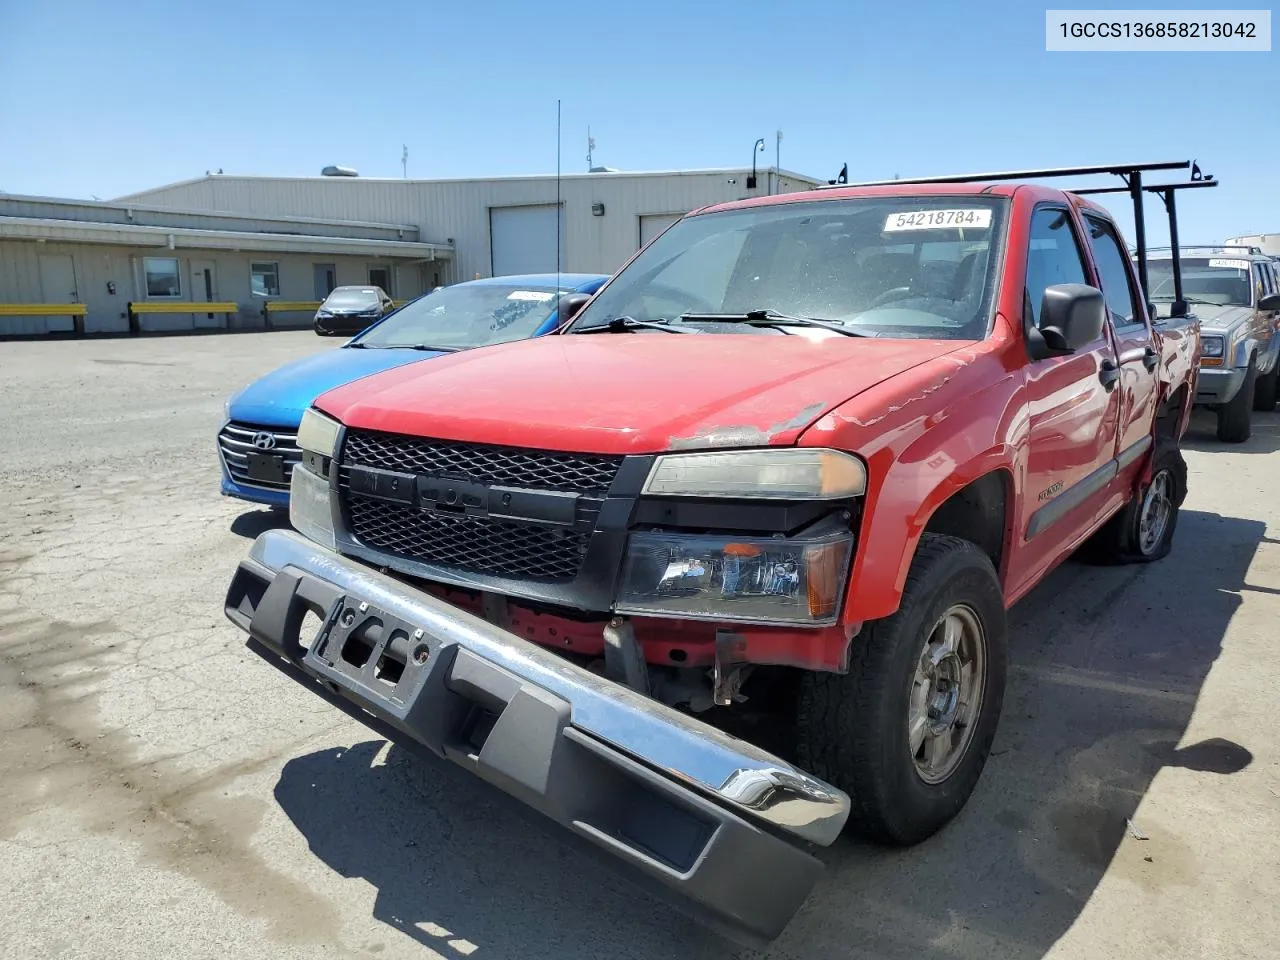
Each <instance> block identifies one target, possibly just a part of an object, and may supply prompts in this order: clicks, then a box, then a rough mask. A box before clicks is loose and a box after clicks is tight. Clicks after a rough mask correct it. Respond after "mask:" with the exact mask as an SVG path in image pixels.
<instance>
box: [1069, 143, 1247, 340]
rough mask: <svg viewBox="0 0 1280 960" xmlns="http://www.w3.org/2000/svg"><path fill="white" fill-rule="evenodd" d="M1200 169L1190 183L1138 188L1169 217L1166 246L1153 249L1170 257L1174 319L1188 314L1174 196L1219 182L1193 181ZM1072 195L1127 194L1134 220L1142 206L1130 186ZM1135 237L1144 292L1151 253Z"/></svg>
mask: <svg viewBox="0 0 1280 960" xmlns="http://www.w3.org/2000/svg"><path fill="white" fill-rule="evenodd" d="M1199 169H1200V168H1199V167H1194V168H1193V172H1192V177H1193V179H1191V180H1186V181H1184V182H1182V183H1150V184H1146V185H1144V186H1140V187H1139V188H1138V189H1139V190H1141V192H1142V193H1154V194H1157V195H1158V196H1159V197H1160V199H1161V200H1163V201H1164V209H1165V211H1166V212H1167V213H1168V214H1169V246H1167V247H1157V248H1155V249H1158V250H1168V251H1169V252H1170V253H1171V254H1172V257H1171V258H1170V260H1171V261H1172V262H1171V264H1170V265H1171V267H1172V269H1173V303H1172V304H1170V306H1169V315H1170V316H1173V317H1181V316H1184V315H1185V314H1186V312H1187V302H1186V300H1184V299H1183V298H1182V260H1181V257H1180V253H1179V249H1180V247H1181V244H1180V243H1179V241H1178V208H1177V202H1176V201H1175V199H1174V194H1175V193H1176V192H1177V191H1178V190H1198V189H1201V188H1204V187H1216V186H1217V185H1218V181H1217V180H1216V179H1214V178H1213V177H1212V176H1206V175H1201V176H1200V177H1199V178H1198V179H1195V178H1194V177H1195V174H1196V173H1198V172H1199ZM1071 192H1072V193H1074V194H1077V195H1080V196H1085V195H1089V194H1098V193H1128V194H1131V195H1133V196H1134V217H1135V218H1137V217H1141V215H1142V211H1141V207H1142V204H1141V201H1140V200H1139V199H1138V194H1136V193H1135V191H1134V189H1133V187H1132V185H1130V186H1125V187H1084V188H1082V189H1080V190H1072V191H1071ZM1138 237H1139V240H1138V253H1137V256H1138V275H1139V278H1140V279H1141V281H1142V289H1143V291H1144V292H1145V291H1146V290H1147V289H1148V286H1147V254H1148V253H1149V252H1150V250H1149V249H1148V248H1147V247H1146V246H1145V245H1144V244H1143V243H1142V241H1143V239H1145V236H1144V231H1143V230H1142V229H1139V230H1138ZM1206 246H1216V244H1207V245H1206ZM1242 249H1248V248H1247V247H1246V248H1242Z"/></svg>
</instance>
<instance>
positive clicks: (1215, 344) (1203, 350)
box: [1200, 337, 1225, 357]
mask: <svg viewBox="0 0 1280 960" xmlns="http://www.w3.org/2000/svg"><path fill="white" fill-rule="evenodd" d="M1224 346H1225V342H1224V341H1223V338H1222V337H1201V338H1200V355H1201V356H1204V357H1220V356H1222V351H1223V347H1224Z"/></svg>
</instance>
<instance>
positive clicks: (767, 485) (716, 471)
mask: <svg viewBox="0 0 1280 960" xmlns="http://www.w3.org/2000/svg"><path fill="white" fill-rule="evenodd" d="M866 488H867V469H866V467H865V466H863V464H862V461H861V460H859V459H858V458H857V457H853V456H850V455H849V454H847V453H843V452H841V451H839V450H826V449H823V448H820V447H813V448H804V447H788V448H785V449H779V450H747V451H736V452H730V451H726V452H712V453H673V454H666V455H664V456H661V457H658V459H657V462H655V463H654V465H653V469H652V470H650V471H649V477H648V479H647V480H645V484H644V489H643V491H642V494H643V495H648V496H674V497H723V498H726V499H735V498H739V499H769V500H836V499H843V498H846V497H858V496H861V495H862V494H863V493H864V492H865V491H866Z"/></svg>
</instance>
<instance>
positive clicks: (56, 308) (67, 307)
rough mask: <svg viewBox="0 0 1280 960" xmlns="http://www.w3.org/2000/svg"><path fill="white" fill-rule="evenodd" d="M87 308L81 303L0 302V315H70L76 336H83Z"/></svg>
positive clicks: (87, 313)
mask: <svg viewBox="0 0 1280 960" xmlns="http://www.w3.org/2000/svg"><path fill="white" fill-rule="evenodd" d="M88 315H89V308H88V307H86V306H85V305H84V304H83V303H0V317H70V318H71V328H72V330H74V331H75V335H76V336H77V337H83V336H84V318H85V317H87V316H88Z"/></svg>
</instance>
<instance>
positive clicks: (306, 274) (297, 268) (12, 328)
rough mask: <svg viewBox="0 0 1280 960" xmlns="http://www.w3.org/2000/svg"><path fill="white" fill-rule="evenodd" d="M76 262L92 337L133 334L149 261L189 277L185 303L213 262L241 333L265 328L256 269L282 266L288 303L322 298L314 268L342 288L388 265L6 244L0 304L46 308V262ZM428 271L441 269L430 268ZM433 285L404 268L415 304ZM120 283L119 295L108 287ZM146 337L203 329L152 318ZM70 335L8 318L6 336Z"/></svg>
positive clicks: (172, 317)
mask: <svg viewBox="0 0 1280 960" xmlns="http://www.w3.org/2000/svg"><path fill="white" fill-rule="evenodd" d="M60 253H65V254H70V255H71V258H72V263H73V264H74V266H75V274H76V287H77V292H78V293H79V296H80V302H81V303H83V304H85V306H86V307H87V308H88V311H89V315H88V316H87V317H86V318H85V332H86V333H125V332H127V331H128V329H129V320H128V303H129V301H130V300H144V299H146V298H145V297H144V296H143V295H142V290H141V289H140V283H141V262H142V258H143V257H170V258H174V257H176V258H177V260H178V263H179V270H180V271H181V275H182V285H183V286H182V299H189V297H190V294H191V291H190V289H189V285H190V283H191V261H193V260H201V261H211V262H213V263H214V264H215V268H216V273H217V276H216V289H215V290H214V297H215V299H217V300H232V301H235V302H236V303H237V304H239V306H240V312H239V314H238V315H237V316H236V317H234V318H232V326H233V327H236V328H247V329H252V328H259V327H262V326H263V325H264V322H263V318H262V300H261V298H256V297H254V296H252V294H251V292H250V287H249V264H250V262H251V261H260V260H261V261H268V262H276V263H279V265H280V296H281V298H282V299H284V300H312V299H314V298H315V283H314V278H315V274H314V264H316V263H333V264H335V265H336V267H337V274H338V276H337V279H338V283H339V285H341V284H359V283H367V282H368V268H369V266H370V265H373V264H377V263H379V262H380V261H376V260H366V259H364V258H361V257H334V256H306V255H299V254H269V255H256V256H255V255H253V254H248V253H231V252H228V251H205V250H187V249H183V250H176V251H168V250H161V249H156V248H155V247H149V248H144V247H120V246H109V245H106V244H74V243H32V242H24V241H0V303H43V302H45V299H44V296H43V292H42V290H41V288H40V259H39V258H40V256H41V255H43V254H60ZM427 266H428V267H434V265H431V264H428V265H427ZM431 279H432V277H431V274H430V272H426V271H423V270H422V269H420V268H419V267H418V266H416V265H401V266H400V268H399V269H398V270H397V272H396V284H397V286H396V289H395V290H394V291H393V293H394V295H395V296H396V297H397V298H398V299H399V298H404V299H408V298H410V297H414V296H417V295H418V294H420V293H422V292H424V287H423V283H424V280H425V281H430V280H431ZM108 282H114V283H115V286H116V292H115V294H114V295H112V294H109V293H108V292H107V283H108ZM273 319H274V322H275V323H276V324H277V325H278V326H288V325H295V326H306V325H308V324H310V322H311V315H310V314H288V315H277V316H276V317H274V318H273ZM142 325H143V329H144V330H187V329H191V328H192V327H194V326H195V318H194V317H193V315H192V314H186V313H182V314H150V315H145V316H144V317H143V318H142ZM66 327H67V324H66V322H65V321H63V320H62V319H61V318H58V317H52V318H50V317H0V336H11V335H26V334H42V333H48V332H50V331H51V330H61V329H64V328H66Z"/></svg>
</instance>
